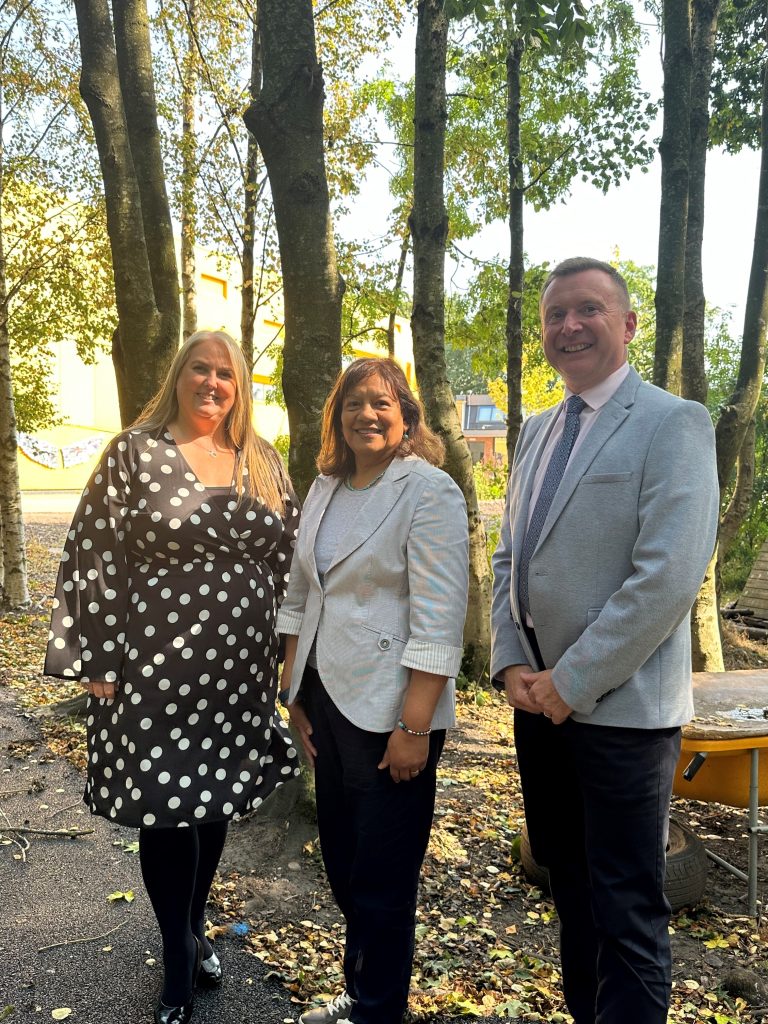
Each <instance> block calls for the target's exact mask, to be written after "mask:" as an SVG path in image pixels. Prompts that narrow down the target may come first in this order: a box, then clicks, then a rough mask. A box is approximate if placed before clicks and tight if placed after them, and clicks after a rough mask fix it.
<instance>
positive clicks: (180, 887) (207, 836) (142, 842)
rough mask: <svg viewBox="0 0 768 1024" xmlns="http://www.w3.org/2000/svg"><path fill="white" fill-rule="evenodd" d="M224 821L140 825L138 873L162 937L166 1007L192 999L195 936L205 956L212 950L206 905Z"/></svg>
mask: <svg viewBox="0 0 768 1024" xmlns="http://www.w3.org/2000/svg"><path fill="white" fill-rule="evenodd" d="M227 824H228V823H227V822H226V821H214V822H211V823H210V824H207V825H190V826H189V827H188V828H142V829H140V830H139V857H140V860H141V873H142V875H143V877H144V885H145V886H146V889H147V892H148V893H149V898H150V900H151V902H152V908H153V910H154V911H155V917H156V918H157V923H158V924H159V925H160V934H161V935H162V937H163V967H164V970H165V983H164V986H163V993H162V996H161V997H160V998H161V999H162V1001H163V1002H164V1003H165V1004H166V1006H182V1005H183V1004H184V1003H186V1002H188V1000H189V998H190V995H191V992H192V984H193V981H194V979H193V977H192V973H193V971H194V964H195V959H196V955H197V945H196V943H195V936H196V937H197V938H198V939H199V940H200V942H202V944H203V956H204V957H209V956H210V955H211V953H212V948H211V944H210V943H209V942H208V940H207V939H206V937H205V904H206V900H207V899H208V893H209V891H210V888H211V883H212V882H213V876H214V875H215V874H216V868H217V867H218V864H219V860H220V858H221V851H222V850H223V849H224V841H225V839H226V838H227Z"/></svg>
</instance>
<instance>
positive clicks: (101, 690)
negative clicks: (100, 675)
mask: <svg viewBox="0 0 768 1024" xmlns="http://www.w3.org/2000/svg"><path fill="white" fill-rule="evenodd" d="M80 685H81V686H84V687H85V689H86V690H87V691H88V693H90V695H91V696H92V697H98V698H99V699H104V700H114V699H115V695H116V693H117V687H116V686H115V684H114V683H105V682H104V680H103V679H90V680H89V681H88V682H87V683H86V682H85V681H84V680H83V681H81V683H80Z"/></svg>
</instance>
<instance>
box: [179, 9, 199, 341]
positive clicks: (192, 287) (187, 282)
mask: <svg viewBox="0 0 768 1024" xmlns="http://www.w3.org/2000/svg"><path fill="white" fill-rule="evenodd" d="M186 14H187V19H188V23H187V52H186V56H185V60H184V64H183V69H182V83H181V296H182V301H181V311H182V313H181V320H182V337H184V338H185V339H186V338H188V337H189V336H190V335H191V334H194V333H195V331H196V330H197V287H196V283H195V238H196V236H197V230H196V215H197V204H196V202H195V185H196V182H197V139H196V136H195V98H196V95H197V46H196V43H195V33H196V19H197V7H196V0H187V5H186Z"/></svg>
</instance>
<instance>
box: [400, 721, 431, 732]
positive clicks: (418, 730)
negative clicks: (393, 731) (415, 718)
mask: <svg viewBox="0 0 768 1024" xmlns="http://www.w3.org/2000/svg"><path fill="white" fill-rule="evenodd" d="M397 728H398V729H402V730H403V732H407V733H408V735H409V736H429V734H430V733H431V732H432V730H431V729H409V728H408V726H407V725H406V724H405V722H404V721H403V720H402V718H399V719H398V720H397Z"/></svg>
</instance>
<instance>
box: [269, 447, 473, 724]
mask: <svg viewBox="0 0 768 1024" xmlns="http://www.w3.org/2000/svg"><path fill="white" fill-rule="evenodd" d="M340 485H341V481H340V479H339V478H338V477H330V476H319V477H317V479H316V480H315V482H314V483H313V484H312V487H311V488H310V491H309V494H308V495H307V500H306V502H305V503H304V509H303V512H302V517H301V525H300V527H299V534H298V538H297V541H296V547H295V550H294V553H293V561H292V562H291V571H290V578H289V583H288V593H287V595H286V598H285V600H284V601H283V604H282V606H281V608H280V612H279V615H278V620H277V628H278V630H279V632H281V633H287V634H293V635H298V638H299V640H298V646H297V650H296V660H295V662H294V668H293V675H292V677H291V688H290V695H289V697H288V699H289V701H292V700H293V699H294V698H295V697H296V695H297V693H298V690H299V685H300V683H301V677H302V674H303V672H304V668H305V666H306V662H307V655H308V654H309V652H310V649H311V647H312V642H313V640H314V639H315V636H317V648H316V657H317V666H318V671H319V673H320V677H321V678H322V680H323V684H324V685H325V687H326V689H327V690H328V693H329V694H330V696H331V698H332V699H333V701H334V703H335V704H336V706H337V707H338V708H339V710H340V711H341V712H342V713H343V714H344V715H345V716H346V717H347V718H348V719H349V720H350V721H351V722H353V723H354V724H355V725H357V726H359V727H360V728H362V729H367V730H368V731H370V732H391V730H392V729H394V728H395V726H396V724H397V720H398V718H399V717H400V712H401V709H402V704H403V698H404V694H405V691H406V689H407V687H408V683H409V679H410V670H411V669H422V670H423V671H425V672H434V673H435V674H437V675H443V676H449V677H453V676H455V675H456V673H457V672H458V670H459V667H460V665H461V658H462V651H463V639H462V634H463V629H464V619H465V616H466V610H467V585H468V576H469V554H468V527H467V506H466V502H465V501H464V496H463V495H462V493H461V491H460V490H459V488H458V487H457V486H456V484H455V483H454V482H453V480H451V478H450V477H449V476H448V475H447V474H446V473H443V472H442V470H439V469H436V468H435V467H434V466H431V465H429V463H427V462H424V461H423V460H422V459H417V458H414V457H409V458H405V459H400V458H397V459H394V460H393V461H392V462H391V463H390V465H389V466H388V467H387V471H386V473H385V474H384V476H383V477H382V479H381V480H380V481H379V483H377V484H376V486H375V488H372V489H371V497H370V500H369V501H368V502H366V504H365V506H364V508H363V509H362V511H361V514H360V517H359V519H358V521H357V522H356V523H355V525H354V527H353V528H352V529H351V530H350V532H349V533H348V534H347V536H346V537H345V538H343V540H342V541H341V542H340V544H339V547H338V549H337V551H336V554H335V556H334V558H333V561H332V562H331V565H330V566H329V568H328V570H327V572H326V573H325V576H324V580H323V583H322V584H321V582H320V578H319V576H318V572H317V566H316V565H315V538H316V537H317V531H318V527H319V526H320V521H321V519H322V518H323V515H324V513H325V510H326V509H327V507H328V503H329V502H330V500H331V498H332V496H333V493H334V491H335V490H336V488H337V487H339V486H340ZM454 721H455V695H454V681H453V679H452V678H450V679H449V682H448V685H447V686H446V688H445V690H444V692H443V694H442V696H441V697H440V700H439V703H438V705H437V708H436V710H435V714H434V717H433V719H432V727H433V728H434V729H445V728H448V727H449V726H451V725H453V724H454Z"/></svg>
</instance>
